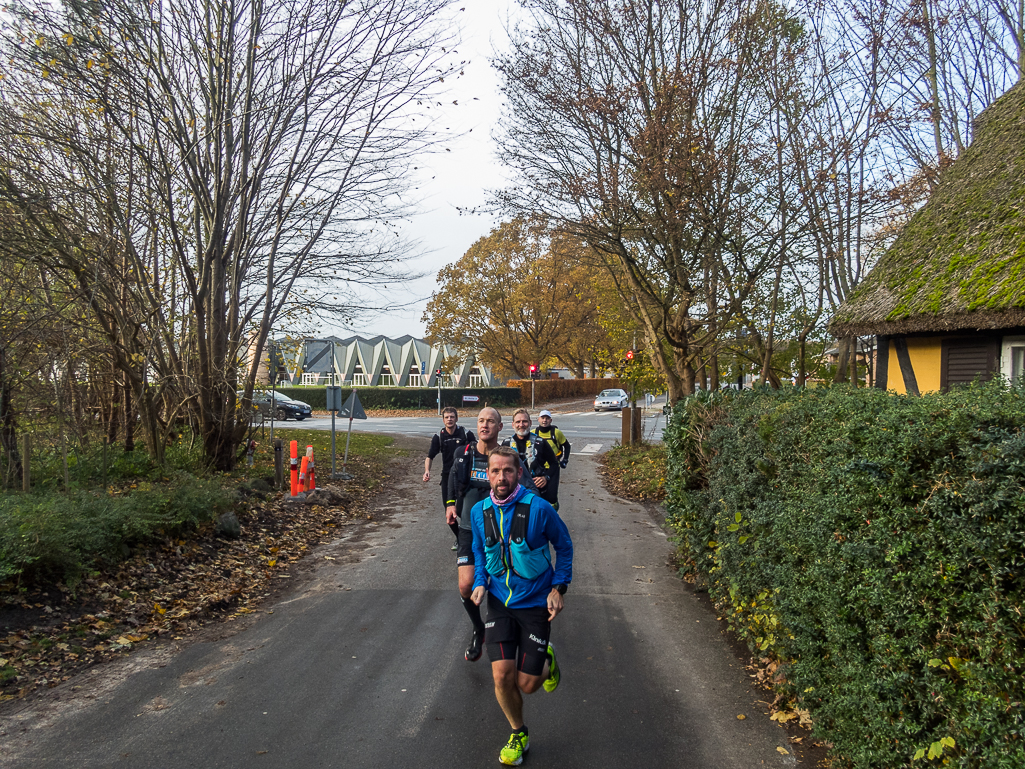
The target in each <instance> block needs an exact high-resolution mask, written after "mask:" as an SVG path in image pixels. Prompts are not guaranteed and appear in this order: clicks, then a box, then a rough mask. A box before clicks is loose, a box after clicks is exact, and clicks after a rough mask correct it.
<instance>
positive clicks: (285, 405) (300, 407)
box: [238, 390, 313, 422]
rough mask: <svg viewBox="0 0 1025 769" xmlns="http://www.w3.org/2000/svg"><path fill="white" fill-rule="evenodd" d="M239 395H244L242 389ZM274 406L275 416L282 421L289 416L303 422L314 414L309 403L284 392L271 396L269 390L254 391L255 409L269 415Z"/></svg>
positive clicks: (266, 415)
mask: <svg viewBox="0 0 1025 769" xmlns="http://www.w3.org/2000/svg"><path fill="white" fill-rule="evenodd" d="M238 397H239V398H241V397H242V391H241V390H240V391H239V392H238ZM272 408H273V409H274V418H275V419H276V420H279V421H281V422H284V421H285V420H286V419H288V418H289V417H291V418H292V419H295V420H296V421H297V422H302V421H303V420H304V419H306V417H308V416H312V414H313V407H312V406H310V404H309V403H303V402H302V401H297V400H294V399H292V398H289V397H288V396H287V395H283V394H282V393H274V396H273V397H271V392H270V391H269V390H261V391H259V392H254V393H253V409H254V410H257V411H259V412H260V413H261V414H263V415H264V416H265V417H269V416H270V413H271V409H272Z"/></svg>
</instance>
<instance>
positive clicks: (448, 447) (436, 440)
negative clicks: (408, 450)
mask: <svg viewBox="0 0 1025 769" xmlns="http://www.w3.org/2000/svg"><path fill="white" fill-rule="evenodd" d="M441 418H442V419H443V420H444V422H445V426H444V428H442V430H441V432H440V433H437V434H436V435H434V436H433V437H432V438H431V448H430V449H429V450H428V451H427V458H426V459H424V483H427V481H429V480H430V479H431V463H432V462H433V461H434V458H435V457H436V456H438V454H441V504H442V505H443V506H444V507H448V505H449V496H448V475H449V473H450V472H451V470H452V458H453V456H454V455H455V453H456V450H457V449H458V448H459V447H460V446H464V445H465V444H467V443H473V441H475V440H476V439H475V438H474V437H473V432H472V431H470V430H464V429H463V428H462V427H459V426H458V425H457V424H456V423H457V422H458V421H459V412H458V411H456V410H455V409H454V408H452V406H446V407H445V408H443V409H442V410H441ZM450 528H451V529H452V534H453V535H455V538H456V544H455V545H453V546H452V549H453V550H455V549H456V548H457V546H458V544H459V525H458V524H451V525H450Z"/></svg>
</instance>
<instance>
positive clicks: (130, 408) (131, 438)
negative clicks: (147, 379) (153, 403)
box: [120, 374, 135, 453]
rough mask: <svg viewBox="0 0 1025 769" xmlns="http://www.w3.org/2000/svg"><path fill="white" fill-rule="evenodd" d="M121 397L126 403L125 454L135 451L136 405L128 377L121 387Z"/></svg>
mask: <svg viewBox="0 0 1025 769" xmlns="http://www.w3.org/2000/svg"><path fill="white" fill-rule="evenodd" d="M120 387H121V397H122V399H123V401H124V408H122V409H121V413H122V414H123V415H124V425H123V427H124V433H125V452H126V453H128V452H131V451H135V404H134V403H133V402H132V386H131V385H130V384H129V382H128V375H127V374H126V375H125V376H124V381H123V382H122V383H121V385H120Z"/></svg>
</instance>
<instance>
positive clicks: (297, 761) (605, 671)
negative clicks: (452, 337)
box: [0, 457, 794, 769]
mask: <svg viewBox="0 0 1025 769" xmlns="http://www.w3.org/2000/svg"><path fill="white" fill-rule="evenodd" d="M402 461H403V462H404V463H405V467H406V472H407V473H408V475H404V478H406V477H408V478H409V479H410V480H408V481H406V480H403V481H401V482H400V483H399V484H398V486H397V493H396V495H395V497H394V498H392V499H385V500H382V502H383V503H384V504H385V505H386V506H388V507H389V508H390V517H388V516H386V517H385V518H384V522H382V523H381V524H379V525H377V526H374V527H371V528H372V529H373V531H372V532H371V534H370V535H369V536H368V537H366V538H365V539H363V540H362V541H352V542H346V541H344V540H343V541H339V542H337V543H334V544H332V545H329V546H326V547H323V548H320V549H319V550H318V551H317V553H316V558H317V560H316V568H315V570H314V572H313V575H312V577H311V578H310V579H309V580H308V581H307V582H306V583H305V584H304V586H303V587H302V588H301V589H299V590H298V591H297V592H295V593H294V594H291V595H288V596H287V597H285V598H282V599H281V600H279V601H278V602H276V603H275V604H273V605H269V606H266V607H265V609H266V610H267V611H273V614H269V613H264V614H263V615H261V616H260V617H259V618H258V619H256V620H255V621H254V622H253V623H252V624H251V626H249V627H248V628H246V629H244V630H242V631H241V632H237V633H235V634H233V635H230V636H228V637H225V638H223V639H222V640H211V641H207V642H201V643H194V644H192V645H191V646H187V647H186V648H184V649H183V650H182V651H180V652H179V653H176V654H171V653H170V652H169V651H164V652H157V651H154V652H150V653H148V654H147V653H145V652H140V653H138V654H136V655H132V657H131V658H129V660H128V661H127V662H125V663H118V664H117V665H112V666H108V667H107V668H102V669H99V670H98V674H94V675H93V676H92V678H91V679H89V678H79V679H77V680H76V682H75V683H78V684H79V685H82V689H80V691H79V692H78V694H77V696H71V695H70V693H69V692H67V691H65V687H62V688H59V689H56V690H53V691H51V692H48V693H47V694H46V696H45V697H44V699H43V700H42V701H40V702H37V703H35V704H34V705H33V706H31V707H30V708H28V709H25V710H22V711H21V712H16V713H14V714H11V711H9V710H8V711H4V712H5V713H8V715H7V716H6V717H4V718H3V719H2V720H0V734H2V735H4V736H0V764H2V765H3V766H9V767H44V766H45V767H48V769H59V768H61V767H69V768H70V767H74V768H75V769H86V768H87V767H159V768H160V769H178V768H180V769H194V768H195V767H203V768H204V769H214V768H215V767H225V768H229V767H230V768H232V769H235V768H238V769H250V768H251V767H299V768H302V769H307V768H308V769H312V768H314V767H345V768H347V769H362V768H363V767H367V768H371V767H373V768H377V767H380V769H390V768H392V767H407V766H408V767H425V768H426V769H433V768H437V769H453V768H455V767H458V768H459V769H464V768H465V767H491V766H498V760H497V759H498V751H499V748H500V747H501V745H502V744H503V743H504V741H505V739H506V737H507V736H508V733H509V729H508V726H507V724H506V723H505V720H504V718H503V717H502V714H501V712H500V710H499V708H498V705H497V704H496V702H495V699H494V695H493V691H492V684H491V676H490V670H489V667H488V665H487V663H486V662H484V661H483V660H482V661H481V662H478V663H476V664H470V663H467V662H465V661H464V660H463V659H462V650H463V648H464V647H465V644H466V641H467V638H468V630H469V623H468V621H467V619H466V616H465V614H464V612H463V610H462V608H461V607H460V604H459V601H458V599H457V597H456V592H455V569H454V563H453V561H454V553H452V551H451V550H450V549H449V545H450V543H451V538H452V536H451V533H450V532H449V530H448V528H447V527H446V526H444V524H443V522H442V520H441V512H440V509H439V507H440V506H439V503H438V502H437V501H436V500H435V497H436V496H437V487H436V486H435V484H433V483H432V484H430V485H429V486H427V487H424V485H423V484H421V483H419V481H417V480H413V479H414V478H415V476H416V473H417V472H418V468H420V467H421V465H420V459H419V457H409V458H406V459H404V460H402ZM595 469H596V460H594V459H591V458H576V459H575V460H574V461H573V463H572V464H571V465H570V468H569V470H568V471H567V472H566V473H565V474H564V476H563V478H564V480H563V485H562V502H563V513H564V518H565V520H566V522H567V524H568V526H569V527H570V530H571V532H572V535H573V539H574V543H575V548H576V559H575V564H574V580H573V584H572V586H571V587H570V590H569V592H568V594H567V596H566V610H565V611H564V612H563V614H562V615H560V616H559V617H558V618H557V619H556V621H555V623H554V625H553V630H552V637H553V641H554V643H555V644H556V648H557V649H558V650H559V658H560V662H561V665H562V669H563V682H562V685H561V686H560V687H559V689H558V691H556V692H555V693H554V694H548V693H545V692H538V693H537V694H534V695H532V696H531V697H529V698H528V699H527V703H526V719H527V724H528V726H529V727H530V730H531V749H530V753H529V754H528V756H527V758H526V760H525V762H524V766H525V767H558V768H559V769H574V768H576V767H580V768H581V769H584V768H585V767H586V768H587V769H595V767H597V768H599V769H603V768H608V769H613V768H616V767H624V768H627V767H628V768H629V769H652V768H655V769H661V768H663V767H665V768H666V769H668V768H670V767H673V768H679V769H718V768H720V767H721V768H722V769H752V768H753V767H763V766H767V767H773V766H775V767H779V766H791V765H793V763H794V761H793V758H792V757H790V756H789V755H787V756H785V755H783V754H781V753H780V752H778V750H777V748H778V747H781V746H785V745H786V737H785V733H784V732H783V730H782V729H780V728H779V727H778V726H776V725H775V724H774V723H772V722H771V721H769V719H768V717H767V716H765V715H763V714H762V713H761V712H760V711H759V709H758V706H757V704H756V703H757V701H758V700H760V699H762V695H761V693H759V692H757V691H752V690H750V689H749V688H748V686H747V680H748V679H747V676H746V671H745V670H744V669H743V666H742V665H741V664H740V663H739V662H738V661H737V660H736V659H735V657H734V655H733V654H732V652H731V651H730V649H729V648H728V647H727V645H726V643H725V642H724V640H723V638H722V636H721V635H720V633H719V630H718V628H717V627H716V623H715V621H714V618H713V617H711V616H710V615H709V614H708V612H707V610H706V609H705V608H703V607H702V606H701V605H700V603H699V602H698V600H697V599H695V598H694V597H693V596H692V595H691V594H690V593H689V592H688V590H687V589H686V587H685V586H684V585H683V584H682V583H681V582H680V581H679V580H677V579H676V578H675V577H674V576H672V574H671V572H670V570H669V568H668V567H667V566H666V559H667V555H668V554H669V552H670V546H669V545H668V543H667V541H666V537H665V535H664V533H663V532H662V531H661V530H660V529H659V528H658V527H657V526H656V525H655V524H654V523H653V521H652V520H651V519H650V517H649V515H648V513H647V512H646V511H645V510H644V509H643V508H642V507H640V506H639V505H634V504H627V503H623V502H621V501H616V500H615V499H614V498H612V497H610V496H609V495H607V494H606V493H605V492H604V491H603V490H602V489H601V486H600V483H599V480H598V478H597V475H596V472H595ZM428 510H429V514H427V511H428ZM325 556H330V557H332V558H335V559H336V560H327V558H325ZM89 697H94V699H89ZM741 714H742V715H744V716H746V719H745V720H738V719H737V716H738V715H741Z"/></svg>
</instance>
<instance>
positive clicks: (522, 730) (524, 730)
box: [516, 724, 530, 734]
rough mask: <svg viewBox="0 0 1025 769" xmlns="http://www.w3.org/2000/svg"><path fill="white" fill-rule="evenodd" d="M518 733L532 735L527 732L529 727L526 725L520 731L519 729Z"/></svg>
mask: <svg viewBox="0 0 1025 769" xmlns="http://www.w3.org/2000/svg"><path fill="white" fill-rule="evenodd" d="M516 731H517V732H519V733H520V734H530V732H528V731H527V725H526V724H524V725H523V726H521V727H520V728H519V729H517V730H516Z"/></svg>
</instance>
